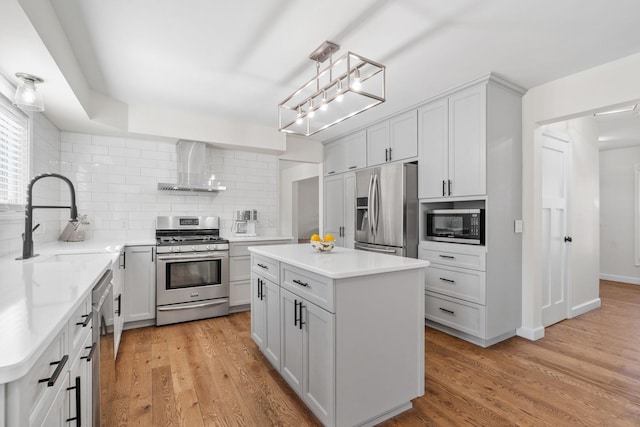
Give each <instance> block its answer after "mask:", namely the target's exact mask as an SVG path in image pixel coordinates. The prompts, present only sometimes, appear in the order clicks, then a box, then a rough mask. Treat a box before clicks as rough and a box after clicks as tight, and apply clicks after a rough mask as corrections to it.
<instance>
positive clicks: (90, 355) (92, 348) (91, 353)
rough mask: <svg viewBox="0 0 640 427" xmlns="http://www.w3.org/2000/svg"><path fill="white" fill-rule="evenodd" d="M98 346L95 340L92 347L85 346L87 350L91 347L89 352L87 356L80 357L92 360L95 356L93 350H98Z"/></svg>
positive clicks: (88, 360)
mask: <svg viewBox="0 0 640 427" xmlns="http://www.w3.org/2000/svg"><path fill="white" fill-rule="evenodd" d="M97 346H98V343H97V342H94V343H93V345H92V346H91V347H85V350H88V349H91V350H90V351H89V354H87V355H86V356H82V357H81V358H80V359H87V362H91V358H92V357H93V352H94V351H96V347H97Z"/></svg>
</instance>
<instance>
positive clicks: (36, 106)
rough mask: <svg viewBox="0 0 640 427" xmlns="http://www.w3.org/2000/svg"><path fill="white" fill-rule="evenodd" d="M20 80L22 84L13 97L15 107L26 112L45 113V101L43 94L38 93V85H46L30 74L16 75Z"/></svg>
mask: <svg viewBox="0 0 640 427" xmlns="http://www.w3.org/2000/svg"><path fill="white" fill-rule="evenodd" d="M16 77H17V78H19V79H20V84H19V85H18V88H17V89H16V94H15V96H14V97H13V105H15V106H16V107H19V108H21V109H22V110H24V111H44V101H43V100H42V94H41V93H40V92H38V88H37V87H36V85H38V84H41V83H44V80H43V79H41V78H40V77H38V76H34V75H33V74H28V73H16Z"/></svg>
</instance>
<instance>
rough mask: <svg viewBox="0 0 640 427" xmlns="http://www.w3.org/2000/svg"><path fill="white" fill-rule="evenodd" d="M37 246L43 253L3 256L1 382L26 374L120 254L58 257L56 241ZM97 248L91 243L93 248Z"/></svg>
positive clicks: (1, 268)
mask: <svg viewBox="0 0 640 427" xmlns="http://www.w3.org/2000/svg"><path fill="white" fill-rule="evenodd" d="M43 246H47V248H45V247H41V248H37V249H38V250H37V251H36V253H40V255H39V256H37V257H35V258H31V259H29V260H26V261H22V260H15V259H13V257H11V258H8V257H5V258H2V259H1V260H0V271H2V281H1V282H0V295H2V298H0V325H2V327H0V343H2V351H0V384H2V383H7V382H11V381H14V380H16V379H18V378H20V377H22V376H23V375H24V374H26V373H27V372H28V371H29V369H30V368H31V366H33V363H35V361H36V360H37V359H38V357H40V355H41V354H42V352H43V351H44V350H45V349H46V347H47V346H48V345H49V344H50V343H51V342H52V340H53V339H54V338H55V336H56V334H57V333H58V332H59V331H60V330H62V329H63V328H64V326H65V324H66V322H67V321H68V319H69V316H70V315H71V313H72V312H73V311H74V310H76V309H77V307H78V306H79V305H80V304H81V303H82V301H84V299H85V298H86V297H87V296H89V295H90V293H91V289H92V288H93V286H94V285H95V284H96V283H97V282H98V280H99V279H100V277H102V274H103V273H104V272H105V271H106V270H107V269H108V268H109V267H110V265H111V262H112V260H114V258H116V259H117V257H118V253H117V252H116V253H113V252H112V253H91V254H89V255H77V253H78V252H74V251H71V252H69V251H66V253H67V254H70V255H69V256H65V257H64V259H56V258H55V254H56V253H65V251H64V250H60V249H59V248H58V250H56V246H57V245H43ZM92 247H93V246H92Z"/></svg>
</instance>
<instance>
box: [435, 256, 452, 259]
mask: <svg viewBox="0 0 640 427" xmlns="http://www.w3.org/2000/svg"><path fill="white" fill-rule="evenodd" d="M438 256H439V257H440V258H446V259H456V257H454V256H451V255H438Z"/></svg>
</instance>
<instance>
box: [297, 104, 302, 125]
mask: <svg viewBox="0 0 640 427" xmlns="http://www.w3.org/2000/svg"><path fill="white" fill-rule="evenodd" d="M296 124H297V125H301V124H302V108H301V107H298V115H297V116H296Z"/></svg>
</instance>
